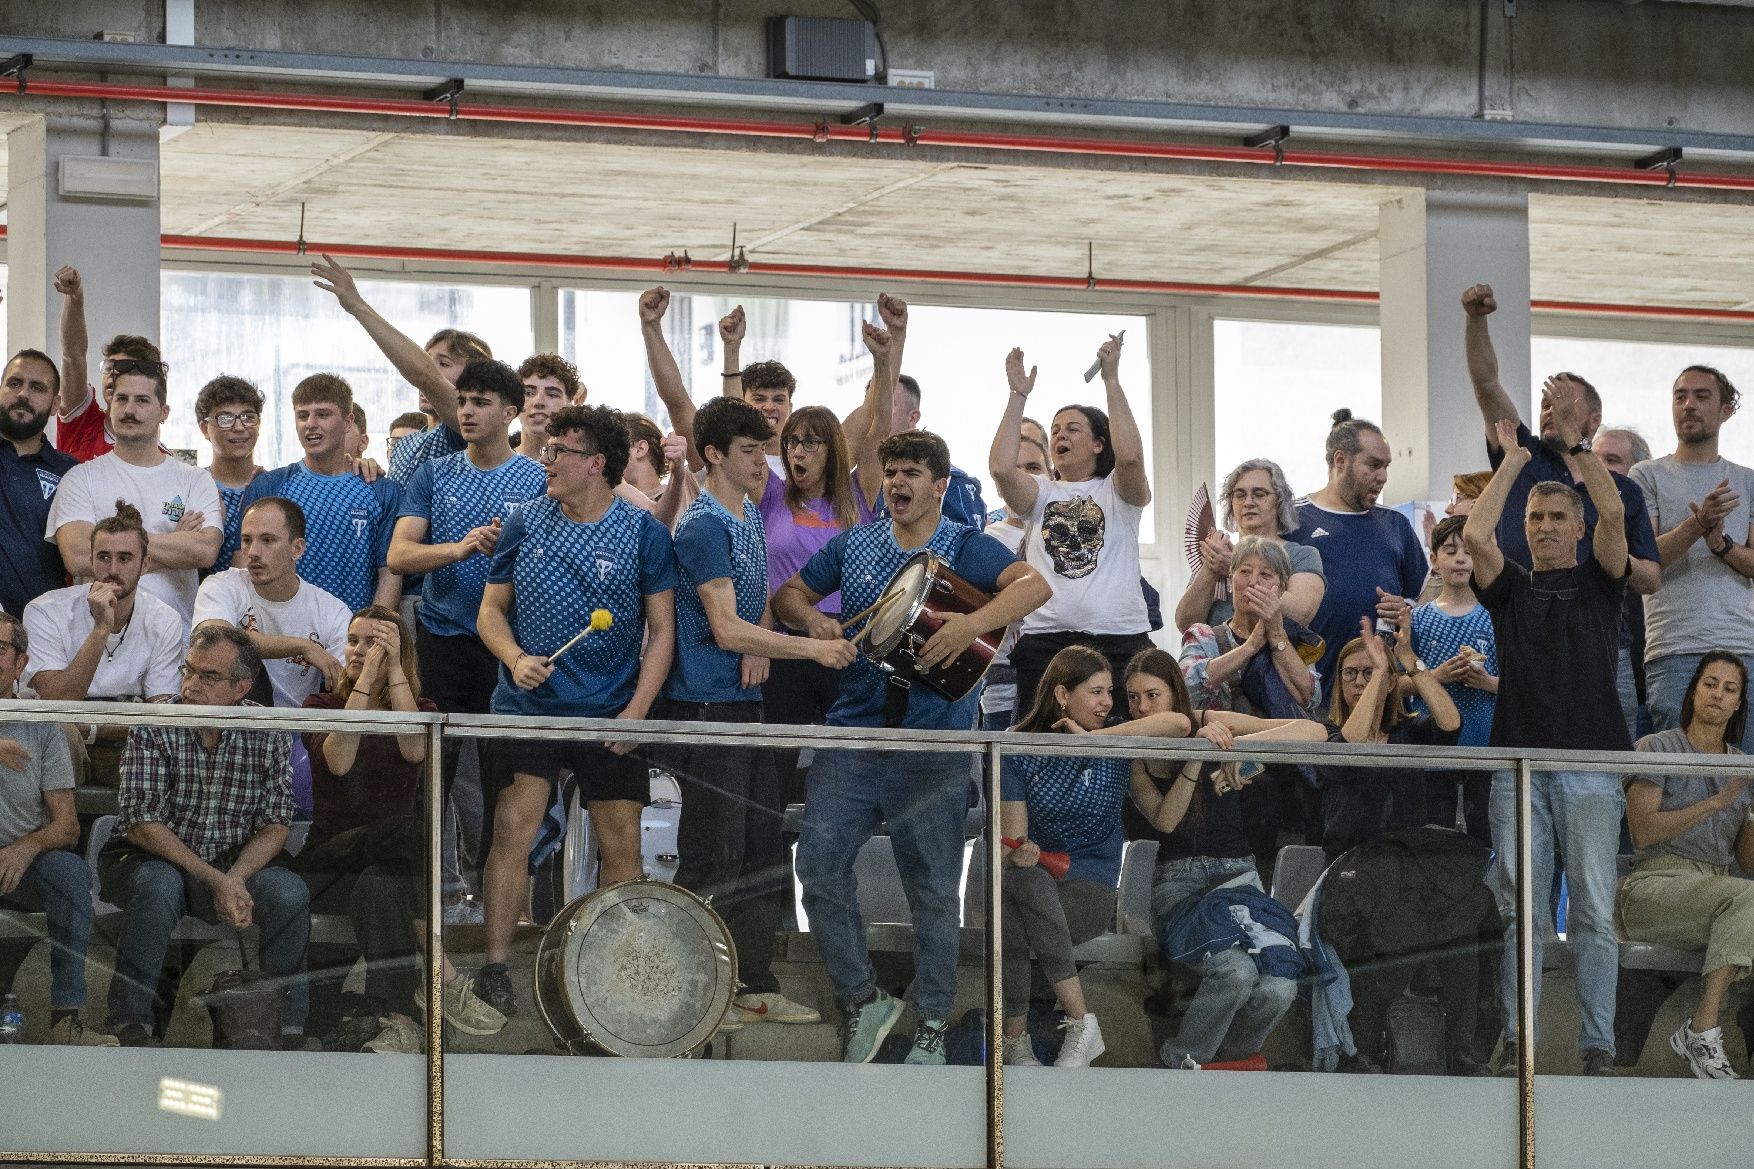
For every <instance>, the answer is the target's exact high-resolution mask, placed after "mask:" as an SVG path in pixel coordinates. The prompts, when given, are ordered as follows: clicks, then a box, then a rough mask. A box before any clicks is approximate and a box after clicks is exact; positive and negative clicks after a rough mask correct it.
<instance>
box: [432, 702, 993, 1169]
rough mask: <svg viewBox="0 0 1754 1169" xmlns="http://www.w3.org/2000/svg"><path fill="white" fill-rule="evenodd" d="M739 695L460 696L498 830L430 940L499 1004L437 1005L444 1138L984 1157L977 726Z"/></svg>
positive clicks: (885, 1160)
mask: <svg viewBox="0 0 1754 1169" xmlns="http://www.w3.org/2000/svg"><path fill="white" fill-rule="evenodd" d="M740 713H743V712H740V711H738V710H736V709H735V708H734V707H711V706H708V707H699V706H687V705H681V704H670V705H668V706H665V707H662V708H660V709H659V710H656V711H654V714H662V715H664V716H666V720H674V721H655V722H647V723H642V724H640V725H639V726H638V728H637V733H638V736H639V739H638V742H637V743H633V744H628V743H616V744H615V745H614V746H613V747H611V746H607V745H605V743H604V742H603V741H601V740H598V741H593V739H592V737H591V735H590V732H589V730H587V729H584V728H583V727H581V728H580V729H578V730H575V731H572V732H571V733H569V734H567V735H566V736H564V737H560V736H556V735H554V734H553V732H552V731H549V732H544V731H542V730H541V729H539V728H536V727H531V728H524V729H519V728H517V727H516V726H515V725H514V726H508V725H507V723H506V722H505V720H494V719H461V718H456V719H453V720H452V723H451V726H450V728H449V733H450V734H452V735H453V736H457V737H466V738H467V739H468V740H469V741H470V742H471V743H472V745H474V746H476V747H478V748H479V750H480V753H481V755H482V758H483V764H482V775H483V777H484V784H483V788H484V791H485V792H486V797H485V798H486V803H487V804H488V806H489V810H488V811H487V813H486V815H485V816H484V820H486V821H490V822H491V824H492V841H491V843H490V844H489V845H487V847H486V849H485V853H484V857H483V858H482V863H481V869H482V881H481V888H482V890H483V895H484V896H483V910H484V912H483V914H482V921H481V922H480V923H479V924H475V923H465V922H461V921H448V922H447V924H446V927H445V950H446V952H447V954H448V955H449V957H450V959H451V961H452V962H454V963H455V964H456V965H457V966H458V967H459V968H460V969H465V970H473V971H475V972H476V973H475V976H474V977H475V983H474V986H475V990H476V992H477V994H476V996H475V997H476V998H478V999H479V1000H480V1001H481V1003H482V1005H483V1006H487V1007H497V1008H498V1009H499V1010H500V1011H501V1012H503V1014H504V1015H505V1016H506V1017H505V1019H504V1021H503V1026H497V1025H496V1024H498V1023H499V1020H497V1019H494V1018H491V1017H489V1018H486V1019H485V1020H484V1023H485V1024H487V1025H484V1026H482V1027H481V1028H479V1029H475V1030H474V1031H473V1033H472V1029H471V1028H469V1027H466V1026H463V1025H460V1024H458V1023H457V1021H455V1020H453V1026H451V1027H449V1028H447V1040H446V1047H445V1053H446V1054H445V1061H444V1063H445V1066H444V1079H445V1151H446V1155H447V1156H448V1157H454V1158H460V1159H463V1160H473V1159H489V1158H491V1159H498V1160H507V1159H509V1160H512V1161H530V1160H557V1159H565V1160H590V1161H596V1160H608V1161H624V1162H666V1163H669V1162H688V1163H698V1162H762V1163H774V1162H782V1163H796V1164H839V1165H852V1164H871V1165H930V1166H972V1165H982V1164H985V1163H986V1161H987V1156H986V1128H985V1124H984V1116H985V1111H984V1100H985V1096H986V1085H985V1076H984V1073H983V1071H982V1067H981V1065H982V1060H983V1056H984V1053H985V1047H986V1043H985V1039H986V1024H985V1020H986V1011H985V1009H984V1004H985V1002H986V999H987V985H986V963H985V958H984V950H983V947H982V941H983V935H982V933H981V932H980V930H979V928H978V925H974V926H972V927H971V928H969V929H965V928H964V925H965V922H967V921H968V916H967V914H968V908H967V903H968V901H969V900H970V898H971V895H972V898H973V899H982V898H984V895H985V894H984V889H983V887H982V886H981V885H979V884H973V885H971V884H970V881H971V857H972V856H973V855H974V853H975V851H976V848H977V844H978V836H979V834H980V831H981V828H982V825H983V823H984V819H985V794H984V788H983V780H984V777H983V774H982V770H981V760H982V758H983V754H984V752H983V751H982V748H981V747H980V746H979V745H978V744H964V745H961V746H960V747H959V748H955V749H946V748H945V747H944V746H943V745H941V744H937V743H932V742H930V741H927V742H918V741H907V739H906V737H905V736H904V737H902V739H901V740H900V741H887V740H886V737H887V736H888V735H889V734H890V732H883V736H885V737H884V738H879V737H878V736H877V735H874V734H872V733H870V732H864V733H848V732H842V733H841V734H840V736H839V737H838V738H835V739H833V740H831V741H830V742H823V741H817V742H816V743H815V745H814V746H811V744H810V741H809V740H808V739H799V738H791V737H788V736H787V735H786V734H785V733H784V728H781V727H777V726H761V725H760V724H755V723H747V722H744V723H730V722H729V721H728V720H729V719H730V718H734V717H737V716H738V714H740ZM701 719H712V720H713V721H714V722H715V723H717V724H718V725H714V726H713V727H711V728H710V731H709V730H706V729H705V728H702V727H700V726H698V720H701ZM594 725H595V726H596V727H597V728H598V729H599V730H601V729H604V726H603V724H602V723H596V724H594ZM626 726H627V724H614V727H613V728H612V729H625V728H626ZM703 732H704V733H703ZM818 734H821V732H818ZM915 738H916V739H917V736H915ZM483 1014H485V1012H483ZM490 1029H491V1033H487V1032H488V1031H489V1030H490ZM537 1056H560V1057H563V1058H560V1059H537V1058H534V1057H537ZM602 1056H610V1057H615V1056H623V1057H633V1058H592V1057H602ZM649 1057H658V1058H649ZM663 1057H673V1058H663ZM920 1064H926V1065H931V1066H925V1067H922V1066H918V1065H920ZM861 1065H869V1066H861ZM904 1065H913V1066H904ZM581 1102H588V1103H581ZM899 1117H907V1118H908V1123H905V1124H898V1123H896V1121H897V1118H899Z"/></svg>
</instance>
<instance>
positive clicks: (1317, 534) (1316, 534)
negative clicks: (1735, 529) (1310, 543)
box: [1309, 528, 1328, 540]
mask: <svg viewBox="0 0 1754 1169" xmlns="http://www.w3.org/2000/svg"><path fill="white" fill-rule="evenodd" d="M1327 534H1328V529H1326V528H1317V529H1316V530H1315V531H1313V532H1311V533H1310V534H1309V538H1310V539H1312V540H1319V539H1321V538H1322V537H1323V536H1325V535H1327Z"/></svg>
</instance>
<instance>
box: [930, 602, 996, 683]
mask: <svg viewBox="0 0 1754 1169" xmlns="http://www.w3.org/2000/svg"><path fill="white" fill-rule="evenodd" d="M984 632H986V631H985V630H983V629H981V628H980V626H979V625H977V624H976V623H975V620H974V618H973V617H972V616H970V615H969V614H967V613H958V614H956V616H954V617H952V618H950V620H948V621H946V622H944V624H943V625H940V626H939V627H938V632H936V633H934V634H932V636H931V637H928V638H927V639H926V644H925V645H923V646H921V647H920V654H919V660H918V664H919V668H920V669H922V670H931V669H935V668H936V667H938V666H941V665H943V664H944V663H945V662H948V661H951V660H953V659H955V658H956V657H957V656H959V655H960V654H961V653H962V651H963V650H966V649H967V648H968V647H969V646H971V645H973V644H974V639H975V638H977V637H979V636H980V635H981V634H982V633H984Z"/></svg>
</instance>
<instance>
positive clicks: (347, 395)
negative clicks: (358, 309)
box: [243, 373, 402, 612]
mask: <svg viewBox="0 0 1754 1169" xmlns="http://www.w3.org/2000/svg"><path fill="white" fill-rule="evenodd" d="M292 409H293V418H294V424H295V425H296V426H297V427H298V441H299V445H300V446H302V447H304V452H305V457H304V458H303V459H301V460H299V461H298V462H296V463H288V464H287V465H286V466H284V467H278V468H276V469H274V470H272V471H269V472H267V473H266V474H263V475H261V476H260V477H258V478H257V479H256V481H255V482H254V483H251V484H250V486H249V488H248V489H247V490H246V491H245V492H244V503H243V506H244V508H245V510H246V511H247V510H248V509H249V508H250V506H251V505H252V504H254V503H255V502H256V501H257V500H258V499H267V498H269V497H270V496H280V497H282V498H285V499H290V500H292V501H293V502H294V503H296V504H298V505H299V507H300V508H302V509H303V511H304V515H305V525H306V538H307V539H308V540H309V542H310V547H309V550H308V552H307V553H306V554H305V556H304V557H303V558H302V559H301V560H300V562H299V566H298V567H299V575H300V576H302V577H303V578H304V579H306V580H308V581H310V582H311V583H312V584H315V585H318V586H320V587H321V588H323V589H325V590H327V591H328V592H331V593H333V594H334V595H335V596H337V597H340V598H341V600H342V602H343V603H344V604H346V606H347V608H348V611H349V612H358V611H359V610H361V609H363V608H365V607H366V606H367V605H382V606H384V607H385V608H387V609H394V608H395V607H396V604H397V602H398V601H399V600H400V599H401V597H402V578H401V577H400V576H398V575H397V574H396V573H395V572H393V571H391V569H390V567H389V565H388V563H387V560H388V557H389V552H390V532H391V530H392V529H393V528H394V527H395V526H396V509H397V508H398V507H399V506H400V505H401V502H402V488H401V487H399V486H398V485H397V484H396V483H395V481H393V480H391V479H387V478H384V479H377V480H374V481H373V482H370V483H367V482H366V481H365V480H364V479H363V478H362V477H361V476H360V474H359V472H358V471H356V470H355V469H354V468H355V466H356V464H355V462H354V458H353V455H352V454H351V453H349V451H348V449H347V432H348V429H349V422H350V416H351V415H352V413H353V388H352V387H351V386H349V385H348V384H347V383H346V382H345V381H343V380H342V379H341V378H339V377H337V376H335V375H334V374H332V373H314V374H312V375H311V376H309V377H307V378H305V379H304V380H303V381H301V382H299V383H298V385H296V386H294V387H293V388H292Z"/></svg>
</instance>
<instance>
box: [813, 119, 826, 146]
mask: <svg viewBox="0 0 1754 1169" xmlns="http://www.w3.org/2000/svg"><path fill="white" fill-rule="evenodd" d="M810 141H812V142H814V143H816V144H817V145H818V146H821V145H822V144H823V143H825V142H827V141H828V123H827V122H824V121H822V120H821V119H818V120H817V122H816V128H815V129H814V130H811V131H810Z"/></svg>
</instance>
